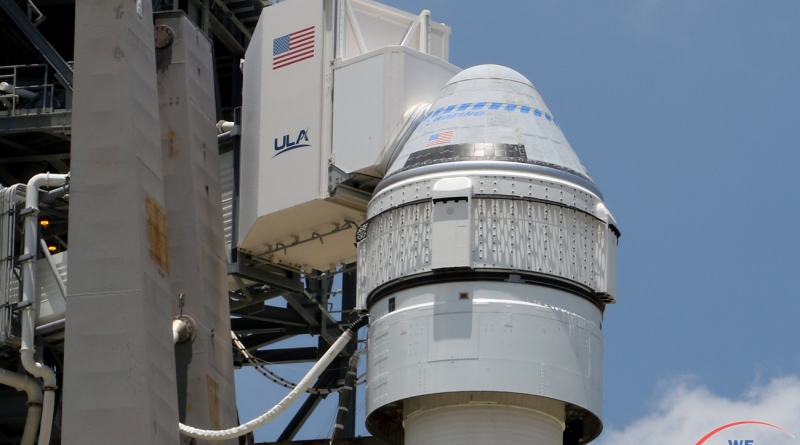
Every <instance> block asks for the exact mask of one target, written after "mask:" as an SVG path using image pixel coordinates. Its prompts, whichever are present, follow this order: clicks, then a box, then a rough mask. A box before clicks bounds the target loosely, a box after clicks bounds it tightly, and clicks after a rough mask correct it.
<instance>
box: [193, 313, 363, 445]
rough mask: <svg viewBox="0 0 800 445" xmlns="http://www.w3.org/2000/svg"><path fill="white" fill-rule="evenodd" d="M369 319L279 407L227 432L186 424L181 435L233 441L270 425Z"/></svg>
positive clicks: (338, 342) (348, 332)
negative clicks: (202, 428)
mask: <svg viewBox="0 0 800 445" xmlns="http://www.w3.org/2000/svg"><path fill="white" fill-rule="evenodd" d="M368 319H369V317H368V316H366V315H365V316H363V317H361V318H359V319H358V320H357V321H356V322H355V323H353V324H351V325H350V327H349V328H347V330H346V331H344V333H342V335H341V336H340V337H339V338H338V339H337V340H336V341H335V342H334V343H333V344H332V345H331V347H330V348H329V349H328V351H327V352H326V353H325V354H324V355H323V356H322V358H320V359H319V361H318V362H317V363H316V364H315V365H314V366H313V367H311V370H310V371H308V374H306V376H305V377H303V380H300V383H298V384H297V386H295V388H294V389H293V390H292V391H291V392H290V393H289V394H288V395H286V397H284V398H283V400H281V401H280V402H278V404H277V405H275V406H273V407H272V408H271V409H270V410H269V411H267V412H266V413H264V414H262V415H260V416H258V417H256V418H255V419H253V420H251V421H249V422H247V423H245V424H242V425H239V426H237V427H234V428H230V429H227V430H219V431H214V430H201V429H199V428H194V427H191V426H187V425H184V424H182V423H181V424H179V426H180V430H181V434H183V435H185V436H189V437H193V438H195V439H204V440H226V439H233V438H235V437H239V436H244V435H245V434H247V433H249V432H251V431H253V430H256V429H258V428H261V427H262V426H264V425H266V424H267V423H269V422H270V421H271V420H273V419H274V418H275V417H277V416H278V414H280V413H282V412H283V411H284V410H286V408H288V407H290V406H291V405H292V403H294V402H295V401H296V400H297V399H298V398H299V397H300V396H302V395H303V394H304V393H305V392H306V390H307V389H308V387H309V386H311V384H312V383H313V382H314V380H316V379H317V377H319V375H320V374H322V372H323V371H325V368H327V367H328V365H330V364H331V362H332V361H333V359H334V358H336V356H337V355H339V353H340V352H341V351H342V349H344V348H345V346H347V343H349V342H350V340H351V339H352V338H353V336H354V335H356V333H357V332H358V330H359V329H360V328H362V327H363V326H366V324H367V321H368Z"/></svg>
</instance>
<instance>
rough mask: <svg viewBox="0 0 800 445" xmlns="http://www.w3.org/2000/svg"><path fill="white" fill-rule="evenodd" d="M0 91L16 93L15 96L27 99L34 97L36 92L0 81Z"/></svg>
mask: <svg viewBox="0 0 800 445" xmlns="http://www.w3.org/2000/svg"><path fill="white" fill-rule="evenodd" d="M0 91H2V92H4V93H8V94H16V95H17V96H19V97H21V98H23V99H28V100H30V99H33V98H35V97H36V93H34V92H33V91H29V90H26V89H24V88H17V87H15V86H14V85H11V84H10V83H8V82H0Z"/></svg>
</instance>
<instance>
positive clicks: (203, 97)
mask: <svg viewBox="0 0 800 445" xmlns="http://www.w3.org/2000/svg"><path fill="white" fill-rule="evenodd" d="M155 17H156V19H155V23H156V26H159V27H161V29H170V30H172V39H171V42H170V43H169V44H167V45H164V47H163V48H161V49H156V54H157V58H158V60H159V69H158V93H159V104H160V109H159V110H160V116H161V145H162V149H163V152H164V195H165V199H166V201H165V207H166V213H167V228H168V231H167V238H168V239H169V264H170V275H169V281H170V286H171V293H172V295H173V296H174V295H181V294H182V295H184V301H185V303H184V306H183V308H182V309H179V308H178V306H173V310H172V315H174V316H175V315H179V314H183V315H188V316H189V317H191V318H192V319H193V320H194V321H195V323H196V329H195V333H194V335H193V336H192V338H191V340H190V341H186V342H183V343H179V344H178V345H176V347H175V355H176V368H177V378H178V403H179V412H180V420H181V422H183V423H184V424H186V425H190V426H193V427H197V428H204V429H225V428H231V427H234V426H236V425H238V420H237V415H236V413H237V411H236V395H235V388H234V385H235V383H234V378H233V360H232V348H231V342H230V337H229V335H228V334H227V333H228V332H230V330H231V323H230V317H229V315H228V312H229V307H228V292H227V282H226V272H227V271H226V252H225V235H224V233H223V223H222V213H223V210H222V198H221V192H220V168H219V165H220V162H219V155H218V150H217V149H216V145H217V136H216V128H215V126H214V124H215V119H214V113H215V106H214V95H213V93H214V84H213V64H212V57H211V49H212V48H211V42H210V41H209V40H208V38H207V37H206V36H205V35H204V34H203V33H202V31H201V30H200V29H198V28H197V27H196V26H195V25H194V24H192V22H191V21H190V20H189V18H188V17H186V15H185V14H184V13H183V12H181V11H178V12H166V13H157V14H155ZM197 443H198V445H199V444H211V443H212V442H210V441H198V442H197ZM220 443H225V444H229V445H230V444H235V443H237V441H236V440H227V441H224V442H220Z"/></svg>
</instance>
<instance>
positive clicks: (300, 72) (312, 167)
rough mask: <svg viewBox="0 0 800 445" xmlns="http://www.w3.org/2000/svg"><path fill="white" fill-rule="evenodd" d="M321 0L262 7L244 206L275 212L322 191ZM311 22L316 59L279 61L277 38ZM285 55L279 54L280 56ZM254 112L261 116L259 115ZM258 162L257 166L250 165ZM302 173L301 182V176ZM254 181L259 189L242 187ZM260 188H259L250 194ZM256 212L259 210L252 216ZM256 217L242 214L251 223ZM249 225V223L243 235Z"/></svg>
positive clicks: (247, 94)
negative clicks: (276, 50) (285, 62)
mask: <svg viewBox="0 0 800 445" xmlns="http://www.w3.org/2000/svg"><path fill="white" fill-rule="evenodd" d="M324 26H325V25H324V22H323V2H303V1H292V2H281V3H278V4H275V5H273V6H271V7H269V8H265V9H264V12H263V13H262V15H261V19H260V20H259V23H258V26H257V31H256V36H257V37H258V38H259V40H258V41H257V42H256V41H255V38H254V41H253V42H251V43H250V46H249V47H248V50H247V54H246V55H245V73H244V75H245V77H244V79H245V89H244V93H243V117H244V118H245V121H244V122H243V123H242V165H243V168H242V177H241V183H242V184H243V185H244V187H243V190H242V195H241V199H242V208H243V209H246V208H251V207H255V208H256V209H257V215H266V214H270V213H274V212H277V211H280V210H283V209H287V208H289V207H293V206H295V205H298V204H302V203H304V202H308V201H311V200H314V199H316V198H318V197H319V195H320V181H321V177H322V171H321V165H322V162H326V161H327V159H324V160H323V159H322V155H321V151H322V147H323V144H324V143H323V139H324V134H323V126H322V120H323V116H322V113H323V96H324V95H326V94H329V92H326V91H325V83H324V82H323V69H324V67H323V63H322V62H323V60H324V59H325V58H326V55H325V54H324V45H323V35H324V31H325V30H324ZM310 27H313V29H314V31H313V41H314V46H313V57H311V58H308V59H304V60H301V59H303V57H304V56H303V54H307V53H297V55H296V58H297V60H299V61H297V62H296V63H293V64H290V65H286V66H282V64H281V62H278V61H276V60H277V59H274V57H275V56H274V55H273V52H274V50H275V48H276V45H277V46H280V43H276V42H275V41H276V39H280V38H283V37H285V36H287V35H290V34H292V33H295V32H298V31H301V30H305V29H308V28H310ZM282 54H285V53H281V54H279V55H278V57H280V56H281V55H282ZM254 116H255V117H256V119H257V120H254ZM253 163H255V166H257V168H253V165H252V164H253ZM300 179H302V180H300ZM253 182H254V183H256V184H258V185H257V189H256V190H245V189H247V188H249V187H250V185H249V184H251V183H253ZM253 192H255V193H253ZM253 216H255V215H253ZM253 216H250V217H249V218H245V221H243V223H245V222H249V223H250V224H252V222H253ZM249 229H250V227H249V226H246V227H244V230H243V231H242V233H243V235H244V234H247V233H248V232H249Z"/></svg>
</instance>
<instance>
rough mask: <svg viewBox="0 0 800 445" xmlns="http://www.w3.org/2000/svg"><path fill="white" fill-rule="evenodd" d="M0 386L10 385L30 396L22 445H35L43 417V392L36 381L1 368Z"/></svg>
mask: <svg viewBox="0 0 800 445" xmlns="http://www.w3.org/2000/svg"><path fill="white" fill-rule="evenodd" d="M0 384H3V385H8V386H10V387H12V388H14V389H16V390H17V391H25V392H26V393H27V394H28V417H27V418H26V419H25V430H24V431H23V433H22V440H21V441H20V443H19V444H20V445H33V442H34V439H36V427H38V426H39V417H40V416H41V415H42V390H41V389H40V388H39V384H38V383H36V380H34V379H32V378H30V377H28V376H27V375H21V374H17V373H16V372H11V371H7V370H5V369H2V368H0Z"/></svg>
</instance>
